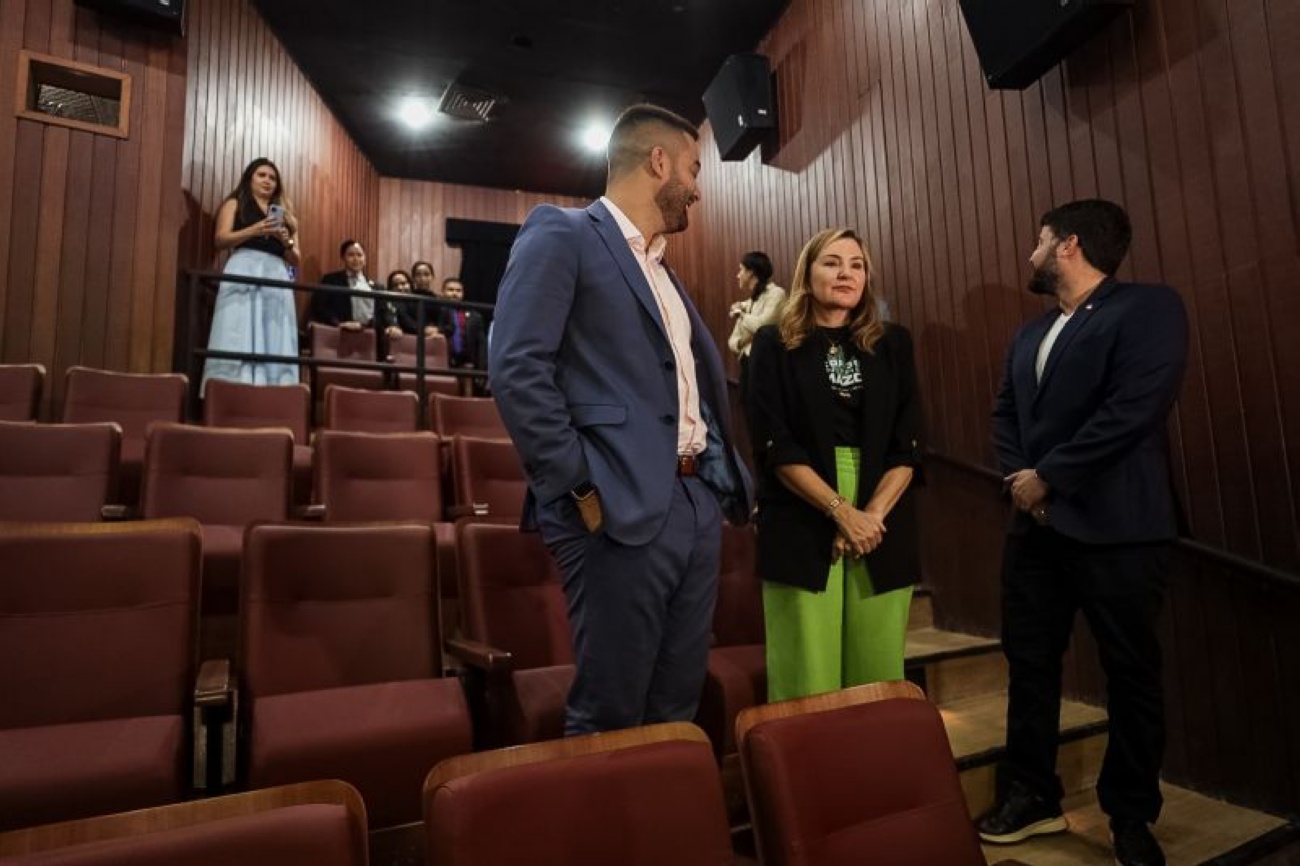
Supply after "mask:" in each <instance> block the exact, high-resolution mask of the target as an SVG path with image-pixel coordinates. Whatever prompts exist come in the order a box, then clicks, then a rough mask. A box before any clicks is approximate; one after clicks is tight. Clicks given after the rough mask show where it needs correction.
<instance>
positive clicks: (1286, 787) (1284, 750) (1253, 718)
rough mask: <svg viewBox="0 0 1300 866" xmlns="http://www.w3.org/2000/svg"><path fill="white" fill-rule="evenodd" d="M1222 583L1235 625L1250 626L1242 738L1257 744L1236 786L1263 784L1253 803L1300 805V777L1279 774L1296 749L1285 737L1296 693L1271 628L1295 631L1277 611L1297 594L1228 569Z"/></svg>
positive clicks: (1240, 646)
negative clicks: (1289, 697) (1290, 698)
mask: <svg viewBox="0 0 1300 866" xmlns="http://www.w3.org/2000/svg"><path fill="white" fill-rule="evenodd" d="M1216 579H1217V580H1218V581H1220V582H1221V583H1223V585H1225V586H1227V587H1228V588H1229V590H1230V592H1231V596H1232V597H1231V606H1232V613H1233V619H1234V621H1235V622H1238V623H1243V624H1245V627H1243V628H1241V629H1239V630H1238V632H1237V654H1238V657H1237V661H1238V664H1239V666H1240V671H1241V672H1242V674H1243V676H1242V678H1241V686H1240V690H1241V699H1242V701H1241V703H1240V704H1239V706H1240V708H1241V710H1242V716H1243V721H1244V724H1243V726H1242V733H1241V735H1242V736H1243V737H1244V738H1245V742H1250V743H1254V744H1255V748H1253V749H1251V750H1249V751H1248V752H1246V753H1245V754H1244V755H1243V756H1242V759H1241V760H1239V761H1237V762H1235V763H1237V764H1239V765H1240V767H1241V773H1242V776H1241V777H1240V781H1239V784H1237V785H1236V786H1234V787H1235V789H1236V790H1243V791H1250V790H1251V789H1252V788H1253V787H1254V786H1255V784H1256V783H1257V784H1258V786H1259V788H1260V790H1259V792H1258V794H1257V795H1256V797H1255V799H1254V801H1253V803H1252V805H1256V804H1257V805H1261V806H1264V805H1266V804H1269V803H1287V802H1290V803H1300V790H1297V787H1296V786H1297V781H1298V780H1297V778H1296V777H1294V776H1292V775H1289V774H1287V773H1278V772H1276V767H1277V765H1278V763H1279V759H1281V760H1282V762H1283V763H1285V756H1286V755H1287V754H1288V752H1290V751H1292V746H1291V745H1290V744H1288V743H1287V740H1286V737H1285V734H1284V732H1285V731H1286V726H1285V717H1284V715H1283V710H1282V707H1283V702H1284V700H1285V699H1284V698H1283V695H1284V694H1285V693H1286V692H1288V691H1292V690H1293V689H1292V688H1291V686H1290V685H1289V684H1288V683H1286V682H1285V681H1283V680H1281V679H1279V666H1278V664H1277V660H1276V659H1277V652H1278V649H1279V647H1278V638H1277V636H1275V634H1274V632H1273V628H1271V627H1272V626H1281V627H1282V630H1283V631H1284V632H1285V631H1293V630H1294V629H1293V628H1292V627H1291V625H1290V624H1289V623H1279V622H1277V619H1276V617H1275V616H1274V614H1273V609H1274V608H1275V607H1278V606H1281V607H1283V608H1285V606H1286V600H1285V599H1286V596H1287V595H1292V596H1294V595H1296V593H1288V592H1287V591H1286V590H1285V589H1281V588H1274V587H1270V586H1268V585H1267V584H1260V583H1258V582H1257V581H1249V580H1248V581H1239V580H1236V579H1234V575H1232V574H1231V573H1229V572H1227V571H1226V570H1220V571H1219V573H1218V575H1216ZM1279 597H1280V598H1279ZM1279 602H1280V604H1279Z"/></svg>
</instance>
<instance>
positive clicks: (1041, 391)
mask: <svg viewBox="0 0 1300 866" xmlns="http://www.w3.org/2000/svg"><path fill="white" fill-rule="evenodd" d="M1131 236H1132V229H1131V227H1130V224H1129V218H1128V214H1126V213H1125V212H1124V210H1123V208H1121V207H1120V206H1119V205H1117V204H1114V203H1112V202H1108V201H1101V200H1097V199H1091V200H1085V201H1076V202H1071V203H1069V204H1065V205H1062V206H1060V207H1058V208H1056V209H1054V210H1052V211H1049V212H1048V213H1047V214H1046V215H1045V216H1043V218H1042V221H1041V225H1040V229H1039V234H1038V246H1037V247H1036V248H1035V249H1034V252H1033V255H1031V256H1030V258H1029V262H1030V264H1031V265H1032V266H1033V275H1032V277H1031V279H1030V283H1029V290H1030V291H1032V292H1034V293H1036V294H1040V295H1044V296H1050V297H1053V298H1055V300H1056V303H1055V304H1053V305H1052V308H1051V309H1050V310H1048V311H1047V312H1046V313H1044V314H1043V315H1042V316H1039V317H1038V318H1036V319H1034V320H1033V321H1031V322H1029V323H1028V324H1027V325H1025V326H1024V327H1022V328H1021V329H1020V331H1019V333H1017V334H1016V336H1015V338H1014V339H1013V340H1012V341H1011V348H1010V350H1009V351H1008V352H1007V359H1006V366H1005V369H1004V372H1003V376H1002V384H1001V387H1000V388H999V390H998V396H997V403H996V406H995V409H994V412H993V444H994V448H995V449H996V451H997V456H998V463H999V464H1000V466H1001V468H1002V473H1003V475H1004V476H1006V486H1007V491H1008V493H1009V494H1010V497H1011V501H1012V502H1013V503H1014V506H1015V507H1014V509H1013V511H1012V519H1011V523H1010V526H1009V528H1008V534H1007V539H1006V547H1005V552H1004V559H1003V569H1002V643H1003V650H1004V652H1005V653H1006V656H1007V661H1008V664H1009V671H1010V687H1009V689H1008V704H1007V749H1006V753H1005V757H1004V758H1003V760H1002V762H1001V764H1000V765H999V767H998V790H999V800H998V803H997V805H995V806H994V807H993V809H991V810H990V811H989V812H988V813H987V814H985V815H984V816H983V817H982V818H981V819H980V820H979V822H978V826H979V831H980V836H981V837H982V838H983V839H984V840H985V841H988V842H993V843H1012V842H1017V841H1020V840H1022V839H1025V838H1028V837H1030V836H1034V835H1038V834H1042V833H1054V832H1060V831H1063V830H1065V829H1066V823H1065V819H1064V817H1063V816H1062V814H1061V796H1062V789H1061V783H1060V780H1059V779H1058V778H1057V776H1056V748H1057V731H1058V719H1059V716H1060V708H1061V657H1062V655H1063V653H1064V652H1065V649H1066V645H1067V644H1068V643H1069V640H1070V632H1071V629H1072V625H1073V622H1074V617H1075V613H1076V611H1078V610H1080V609H1082V611H1083V614H1084V616H1085V617H1086V619H1087V620H1088V624H1089V626H1090V627H1091V629H1092V634H1093V637H1094V638H1095V640H1096V643H1097V649H1098V652H1099V654H1100V656H1101V664H1102V668H1103V669H1104V670H1105V671H1106V679H1107V694H1108V700H1107V711H1108V713H1109V715H1110V725H1109V742H1108V744H1107V746H1106V758H1105V761H1104V762H1103V764H1102V770H1101V777H1100V778H1099V779H1098V780H1097V796H1098V800H1099V801H1100V803H1101V808H1102V810H1103V811H1104V812H1106V814H1108V815H1109V816H1110V823H1111V832H1112V836H1113V838H1114V842H1115V859H1116V861H1117V862H1118V863H1120V864H1121V866H1151V864H1163V863H1164V862H1165V858H1164V854H1163V853H1162V852H1161V850H1160V846H1159V844H1158V843H1157V841H1156V839H1155V837H1154V836H1153V835H1152V833H1151V830H1150V828H1149V827H1148V825H1149V824H1151V823H1153V822H1154V821H1155V820H1156V818H1157V817H1158V816H1159V814H1160V807H1161V795H1160V761H1161V756H1162V753H1163V750H1164V733H1165V722H1164V696H1163V693H1162V690H1161V675H1160V670H1161V661H1160V641H1159V636H1158V634H1157V629H1156V621H1157V618H1158V617H1159V614H1160V608H1161V606H1162V604H1163V600H1164V586H1165V572H1166V570H1167V567H1168V564H1169V543H1170V542H1171V541H1172V540H1173V539H1174V538H1176V536H1177V534H1178V521H1177V519H1176V515H1177V509H1176V506H1175V501H1174V493H1173V489H1172V486H1171V483H1170V477H1169V459H1168V453H1167V450H1168V446H1167V443H1166V441H1165V438H1166V437H1165V434H1166V430H1165V422H1166V418H1167V417H1168V415H1169V411H1170V409H1171V408H1172V407H1173V404H1174V400H1175V399H1176V398H1177V396H1178V391H1179V387H1180V385H1181V383H1182V379H1183V369H1184V367H1185V366H1186V363H1187V340H1188V327H1187V312H1186V310H1185V309H1184V307H1183V302H1182V299H1181V298H1179V296H1178V293H1177V292H1175V291H1174V290H1173V289H1171V288H1169V287H1168V286H1162V285H1146V284H1139V283H1124V282H1120V281H1119V280H1117V279H1115V272H1116V270H1118V268H1119V265H1120V262H1122V261H1123V260H1124V256H1125V255H1126V254H1127V252H1128V247H1129V241H1130V238H1131Z"/></svg>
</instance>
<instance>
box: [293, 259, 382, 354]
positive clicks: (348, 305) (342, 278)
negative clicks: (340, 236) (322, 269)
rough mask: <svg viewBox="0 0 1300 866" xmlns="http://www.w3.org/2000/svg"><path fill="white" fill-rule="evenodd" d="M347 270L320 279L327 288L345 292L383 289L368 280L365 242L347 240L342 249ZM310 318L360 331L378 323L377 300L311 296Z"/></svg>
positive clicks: (319, 293)
mask: <svg viewBox="0 0 1300 866" xmlns="http://www.w3.org/2000/svg"><path fill="white" fill-rule="evenodd" d="M339 258H341V259H342V260H343V270H341V271H331V272H330V273H328V274H326V275H325V276H323V277H321V278H320V281H321V283H322V284H323V285H326V286H341V287H343V288H345V289H362V290H365V291H379V290H382V287H381V286H379V285H378V284H376V283H373V282H371V281H370V280H369V279H367V278H366V249H365V247H363V246H362V245H361V241H357V240H346V241H344V242H343V243H342V244H341V245H340V246H339ZM310 318H311V321H313V322H319V323H321V324H322V325H332V326H334V327H337V328H342V329H343V330H345V331H359V330H361V329H362V328H368V327H371V326H373V325H374V324H375V300H374V298H367V297H365V296H362V295H354V296H352V297H349V296H347V295H336V294H333V293H332V292H316V293H315V294H313V295H312V296H311V309H310Z"/></svg>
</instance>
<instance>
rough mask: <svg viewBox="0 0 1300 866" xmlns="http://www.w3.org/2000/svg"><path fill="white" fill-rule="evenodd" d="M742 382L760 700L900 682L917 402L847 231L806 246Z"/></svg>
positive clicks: (902, 350)
mask: <svg viewBox="0 0 1300 866" xmlns="http://www.w3.org/2000/svg"><path fill="white" fill-rule="evenodd" d="M750 368H751V375H752V377H753V378H752V386H751V388H752V389H751V392H750V403H749V416H750V425H751V433H752V437H753V441H754V442H755V443H756V444H755V464H756V468H757V470H758V472H759V473H760V482H759V494H758V502H759V507H758V570H759V576H760V577H761V578H762V579H763V611H764V615H765V617H766V622H767V677H768V699H769V700H772V701H779V700H788V699H790V698H796V697H802V696H804V695H810V694H817V693H819V692H827V691H834V690H836V689H840V688H844V687H847V686H853V685H859V684H862V683H868V682H878V681H883V680H896V679H901V678H902V677H903V641H904V636H905V634H906V630H907V618H908V613H909V609H910V606H911V596H912V589H911V587H912V585H913V584H914V583H915V582H916V581H917V579H918V578H919V577H920V550H919V545H918V542H917V535H916V526H915V522H914V520H913V518H912V514H911V508H910V503H909V502H908V497H907V496H906V493H907V490H908V488H909V487H910V486H911V485H912V484H913V482H914V481H915V480H916V477H915V476H916V472H917V470H918V468H919V458H918V453H917V442H918V440H919V439H920V426H921V410H920V400H919V397H918V395H917V389H916V373H915V366H914V363H913V359H912V340H911V336H910V335H909V334H908V332H907V330H906V329H905V328H902V327H900V326H898V325H893V324H888V323H885V322H883V321H882V320H881V318H880V312H879V305H878V304H877V303H876V295H875V291H874V289H873V287H872V284H871V259H870V257H869V256H868V254H867V250H866V247H865V244H863V242H862V240H861V239H860V238H859V237H858V236H857V235H856V234H855V233H854V232H853V231H852V230H851V229H846V228H838V229H827V230H825V231H822V232H819V233H818V234H817V235H815V236H814V237H813V238H812V240H810V241H808V243H807V245H806V246H805V247H804V248H803V252H802V253H800V255H799V261H798V264H797V265H796V267H795V273H794V280H793V283H792V285H791V290H790V298H789V300H788V301H787V302H786V304H785V309H784V311H783V312H782V315H781V319H780V323H779V325H778V326H770V327H766V328H763V329H762V330H760V331H759V332H758V335H757V336H756V337H755V339H754V344H753V352H752V354H751V358H750Z"/></svg>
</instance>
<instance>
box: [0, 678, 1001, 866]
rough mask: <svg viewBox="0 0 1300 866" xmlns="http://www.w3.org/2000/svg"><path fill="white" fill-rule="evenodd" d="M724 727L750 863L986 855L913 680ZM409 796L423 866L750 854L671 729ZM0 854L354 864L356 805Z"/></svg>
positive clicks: (965, 861)
mask: <svg viewBox="0 0 1300 866" xmlns="http://www.w3.org/2000/svg"><path fill="white" fill-rule="evenodd" d="M736 728H737V737H738V739H739V740H740V742H741V750H742V756H743V760H742V765H743V775H744V784H745V790H746V796H747V799H748V800H749V803H750V808H751V814H752V827H753V830H754V839H755V842H756V846H757V849H758V853H759V855H760V857H761V862H762V863H764V864H766V866H809V864H817V866H858V864H862V863H887V864H891V866H983V864H984V863H985V860H984V857H983V855H982V853H981V851H980V846H979V843H978V840H977V838H976V836H975V832H974V828H973V826H972V824H971V821H970V819H969V817H968V815H967V813H966V805H965V799H964V797H963V795H962V790H961V784H960V782H959V781H958V777H957V773H956V769H955V767H954V765H953V758H952V753H951V751H950V750H949V747H948V741H947V737H946V735H945V733H944V728H943V723H942V720H941V718H940V716H939V713H938V711H937V710H936V709H935V707H934V706H933V705H931V704H930V703H928V702H927V701H926V700H925V699H924V695H922V694H921V693H920V690H919V689H917V688H916V687H915V686H913V685H911V684H909V683H903V682H898V683H883V684H879V685H873V686H862V687H859V688H855V689H849V690H846V691H843V692H837V693H833V694H830V695H821V696H817V697H815V698H807V699H803V700H799V701H790V702H787V703H782V704H773V705H769V706H766V707H760V708H755V709H753V710H748V711H746V712H745V714H743V715H742V716H741V718H740V719H739V720H738V722H737V725H736ZM421 802H422V818H423V822H422V823H423V826H422V829H423V835H424V840H425V850H426V853H425V858H424V859H425V862H426V863H428V864H429V866H500V864H508V863H522V862H527V863H529V864H531V866H572V864H606V863H610V864H613V863H617V864H620V866H662V864H673V866H723V864H733V863H734V864H737V866H739V864H742V863H752V862H753V861H752V860H750V859H749V858H746V857H738V856H736V855H735V854H734V852H733V850H732V845H731V839H730V836H729V827H728V823H727V816H726V809H725V805H724V802H723V793H722V787H721V785H720V782H719V778H718V775H717V771H716V767H715V766H714V764H713V762H712V760H711V756H710V754H709V750H708V745H707V740H706V738H705V737H704V735H703V733H702V732H701V731H699V729H697V728H695V727H694V726H692V725H688V724H681V723H678V724H668V725H654V726H650V727H645V728H638V729H633V730H628V731H620V732H616V733H611V734H596V735H590V736H584V737H574V738H570V739H567V740H560V741H552V742H548V743H541V744H536V745H532V746H524V747H520V748H516V749H509V750H497V751H491V752H482V753H478V754H474V755H465V756H459V757H453V758H450V759H446V760H444V761H442V762H440V763H439V764H437V765H436V766H435V767H434V768H433V769H432V770H430V771H429V773H428V775H427V776H426V777H425V778H424V780H423V785H422V793H421ZM0 857H2V858H5V862H14V863H21V864H24V866H31V864H36V863H49V862H59V863H65V864H66V863H77V864H83V866H110V864H111V866H116V864H127V863H130V864H134V866H153V864H163V863H178V862H184V863H188V864H207V863H262V862H266V863H272V862H274V863H276V864H279V866H298V864H302V866H308V864H311V866H331V864H340V866H365V864H367V863H368V852H367V845H366V806H365V803H364V802H363V797H362V796H361V795H360V794H359V793H358V792H357V791H356V790H355V789H354V788H352V787H351V786H350V785H348V784H346V783H344V782H340V781H317V782H309V783H301V784H297V785H289V786H280V787H272V788H267V789H259V790H255V791H251V792H248V793H243V794H235V795H230V796H225V797H217V798H213V799H209V800H203V801H197V802H192V803H183V804H177V805H170V806H162V807H155V808H152V809H146V810H143V811H138V812H134V813H129V814H118V815H109V816H104V817H99V818H91V819H83V820H81V821H73V822H67V823H63V824H57V825H53V826H46V827H40V828H35V829H32V830H20V831H14V832H9V833H0ZM1000 866H1019V864H1015V863H1014V861H1002V863H1001V864H1000Z"/></svg>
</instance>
